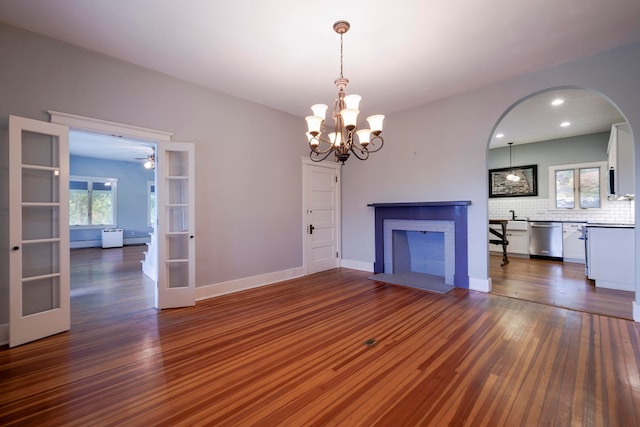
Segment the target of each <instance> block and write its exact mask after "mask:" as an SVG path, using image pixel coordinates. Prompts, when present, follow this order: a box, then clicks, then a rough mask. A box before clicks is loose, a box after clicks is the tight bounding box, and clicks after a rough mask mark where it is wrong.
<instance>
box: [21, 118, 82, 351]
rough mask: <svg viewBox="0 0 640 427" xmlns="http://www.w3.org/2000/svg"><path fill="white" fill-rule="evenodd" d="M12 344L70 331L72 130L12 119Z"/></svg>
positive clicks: (22, 119)
mask: <svg viewBox="0 0 640 427" xmlns="http://www.w3.org/2000/svg"><path fill="white" fill-rule="evenodd" d="M9 183H10V189H9V225H10V227H9V244H10V254H9V302H10V304H9V346H10V347H14V346H17V345H20V344H24V343H27V342H29V341H33V340H37V339H39V338H44V337H46V336H49V335H53V334H56V333H59V332H63V331H67V330H69V327H70V320H71V314H70V300H69V214H68V210H69V202H68V194H69V129H68V127H67V126H63V125H59V124H52V123H47V122H41V121H38V120H32V119H26V118H23V117H16V116H9Z"/></svg>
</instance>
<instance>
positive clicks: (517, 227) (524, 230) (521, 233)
mask: <svg viewBox="0 0 640 427" xmlns="http://www.w3.org/2000/svg"><path fill="white" fill-rule="evenodd" d="M490 227H491V228H495V229H496V230H498V231H500V226H499V225H491V226H490ZM506 237H507V240H508V241H509V245H508V246H507V253H509V254H517V255H529V225H528V223H527V221H508V222H507V236H506ZM489 238H491V236H489ZM489 250H490V251H492V252H502V246H500V245H495V244H492V243H490V244H489Z"/></svg>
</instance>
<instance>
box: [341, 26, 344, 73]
mask: <svg viewBox="0 0 640 427" xmlns="http://www.w3.org/2000/svg"><path fill="white" fill-rule="evenodd" d="M342 45H343V42H342V34H340V78H341V79H343V78H344V75H343V74H342V58H343V55H342V50H343V49H342Z"/></svg>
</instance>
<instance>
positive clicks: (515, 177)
mask: <svg viewBox="0 0 640 427" xmlns="http://www.w3.org/2000/svg"><path fill="white" fill-rule="evenodd" d="M512 145H513V142H510V143H509V169H511V170H510V171H509V175H507V180H508V181H511V182H518V181H520V177H519V176H518V175H516V174H515V173H513V165H512V164H511V146H512Z"/></svg>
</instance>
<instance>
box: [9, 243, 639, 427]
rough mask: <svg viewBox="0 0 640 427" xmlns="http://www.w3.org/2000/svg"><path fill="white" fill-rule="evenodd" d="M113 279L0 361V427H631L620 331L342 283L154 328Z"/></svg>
mask: <svg viewBox="0 0 640 427" xmlns="http://www.w3.org/2000/svg"><path fill="white" fill-rule="evenodd" d="M123 252H125V253H124V254H123V255H122V256H123V258H126V259H128V256H127V254H126V252H127V251H123ZM114 254H116V252H107V251H105V256H113V257H117V256H118V255H114ZM74 258H75V257H74ZM105 264H106V265H107V266H108V264H109V263H105ZM125 264H130V265H129V266H126V267H122V268H112V269H111V271H109V267H104V269H103V270H100V269H99V268H98V267H95V269H94V270H93V271H92V272H91V273H86V275H87V278H89V277H93V278H97V279H99V280H100V281H103V282H104V283H105V285H108V289H107V290H104V291H101V292H97V291H95V290H91V291H85V292H77V293H79V294H80V295H76V296H74V297H73V303H72V304H73V306H74V314H73V319H72V329H71V331H69V332H67V333H63V334H59V335H56V336H53V337H49V338H46V339H43V340H40V341H37V342H33V343H30V344H26V345H24V346H21V347H17V348H13V349H7V348H6V347H5V348H2V349H0V425H3V426H4V425H21V426H22V425H82V426H86V425H234V426H235V425H239V426H245V425H265V426H267V425H268V426H274V425H294V426H298V425H318V426H320V425H345V426H354V425H367V426H368V425H383V426H389V425H436V426H440V425H472V426H504V425H508V426H512V425H518V426H520V425H533V426H537V425H580V426H588V425H611V426H635V425H640V387H639V386H638V384H640V327H639V326H638V325H637V324H636V323H634V322H631V321H627V320H623V319H619V318H614V317H608V316H600V315H594V314H589V313H585V312H579V311H573V310H566V309H562V308H556V307H551V306H548V305H543V304H536V303H529V302H525V301H521V300H518V299H515V298H505V297H502V296H497V295H491V294H483V293H479V292H473V291H466V290H461V289H456V290H454V291H453V292H451V293H449V294H447V295H438V294H432V293H428V292H425V291H420V290H415V289H410V288H405V287H400V286H394V285H388V284H383V283H380V282H374V281H371V280H368V279H367V276H368V273H365V272H360V271H355V270H348V269H335V270H330V271H326V272H322V273H318V274H314V275H311V276H307V277H304V278H300V279H293V280H289V281H286V282H282V283H278V284H274V285H270V286H265V287H261V288H256V289H252V290H249V291H245V292H240V293H236V294H230V295H225V296H221V297H217V298H213V299H209V300H205V301H201V302H198V304H197V305H196V306H195V307H191V308H184V309H173V310H164V311H162V312H157V311H155V310H154V309H151V308H149V306H150V304H149V301H148V300H144V298H140V297H134V296H132V295H133V294H135V293H136V292H133V293H132V292H131V289H132V288H135V287H138V288H139V289H146V285H145V284H144V283H143V282H144V278H143V276H141V273H139V272H138V273H134V272H133V261H131V262H127V263H125ZM76 267H77V265H75V266H74V269H75V268H76ZM138 268H139V266H138ZM81 270H82V268H79V267H78V270H76V272H75V273H74V274H85V273H81V272H80V271H81ZM130 270H131V271H130ZM125 277H126V278H125ZM87 283H88V282H87ZM91 283H92V285H91V286H88V288H89V289H93V288H95V282H94V281H93V280H92V281H91ZM121 288H122V289H124V292H123V294H122V295H123V296H122V297H121V300H120V301H118V296H117V295H118V294H119V292H118V290H119V289H121ZM74 289H77V288H76V287H75V286H74ZM130 300H131V301H130ZM109 301H111V302H109ZM93 304H96V305H97V308H96V307H94V306H92V305H93ZM88 312H92V315H89V313H88ZM370 339H374V340H375V341H376V343H375V344H374V345H366V344H365V343H366V342H367V341H368V340H370Z"/></svg>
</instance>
